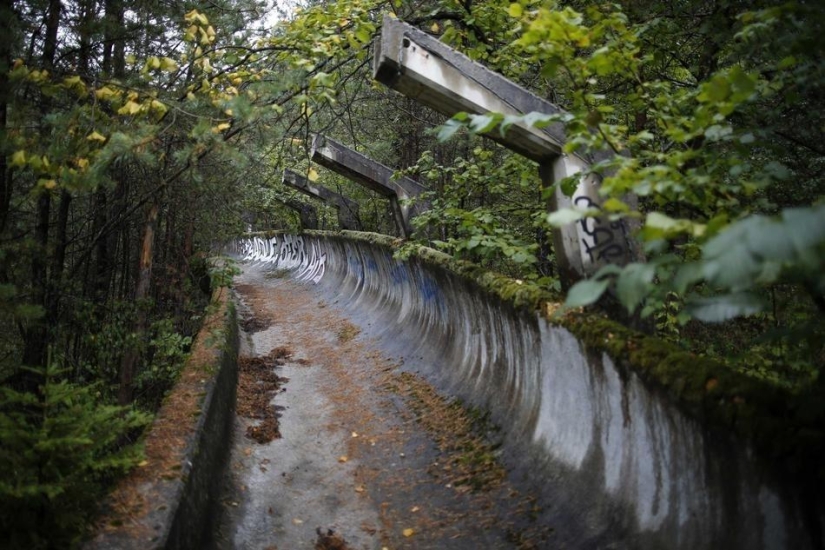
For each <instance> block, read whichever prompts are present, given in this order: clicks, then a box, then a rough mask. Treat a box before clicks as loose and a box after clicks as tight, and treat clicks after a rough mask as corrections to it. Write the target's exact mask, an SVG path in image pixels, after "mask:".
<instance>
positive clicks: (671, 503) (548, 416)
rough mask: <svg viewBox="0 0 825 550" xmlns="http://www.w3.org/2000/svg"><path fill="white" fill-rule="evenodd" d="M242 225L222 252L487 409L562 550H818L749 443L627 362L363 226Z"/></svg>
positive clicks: (804, 512) (806, 519)
mask: <svg viewBox="0 0 825 550" xmlns="http://www.w3.org/2000/svg"><path fill="white" fill-rule="evenodd" d="M352 237H354V236H350V238H346V237H343V236H340V235H336V234H320V233H316V234H311V235H304V236H298V237H296V236H274V237H253V238H250V239H246V240H243V241H240V242H239V243H237V245H236V251H237V252H238V253H239V255H241V256H242V257H243V258H245V259H247V260H251V261H261V262H267V263H270V264H272V265H273V268H280V269H290V270H292V271H293V273H294V276H295V277H296V278H298V279H301V280H305V281H308V282H311V283H312V284H317V285H318V286H319V290H320V291H321V292H324V293H326V294H327V295H328V296H329V297H330V299H336V300H340V301H341V302H343V303H344V305H345V307H347V308H349V310H350V311H351V312H352V314H353V315H354V316H355V317H356V319H357V320H358V321H359V322H360V324H361V325H362V326H364V327H369V332H371V333H372V334H374V335H375V336H377V337H379V338H381V339H382V341H383V343H384V345H386V346H389V347H391V348H392V350H393V351H395V352H397V353H399V354H401V355H402V356H404V357H405V366H404V368H406V369H410V370H418V371H419V372H421V373H422V374H424V375H425V376H426V377H428V378H429V379H430V380H431V381H433V382H434V383H435V384H436V385H437V386H438V387H440V388H441V389H442V390H443V391H445V392H448V393H450V394H451V395H456V396H459V397H461V398H462V399H464V400H465V401H467V402H469V403H471V404H472V405H474V406H479V407H482V408H484V409H486V410H489V411H490V412H491V416H492V419H493V421H494V422H495V423H496V424H497V425H499V426H501V427H502V428H503V433H504V435H503V443H504V445H503V449H504V453H505V461H506V462H507V464H508V465H509V466H511V467H512V468H514V469H515V475H516V476H520V475H524V477H525V479H528V480H529V481H528V483H531V484H536V483H538V484H539V486H540V489H541V492H542V494H543V496H544V498H543V500H544V501H545V502H548V503H553V504H551V505H550V506H547V507H545V508H544V509H543V510H542V512H541V517H540V519H541V520H542V521H546V522H547V524H549V525H551V526H552V525H564V526H565V528H564V529H559V530H558V536H559V537H560V538H559V539H557V540H556V542H558V543H560V545H561V546H562V547H564V546H565V545H569V546H570V547H575V548H594V547H610V548H685V549H694V548H722V547H724V548H747V549H754V548H776V549H780V548H800V549H801V548H818V547H820V546H821V529H822V525H823V519H822V518H823V514H822V509H821V508H820V507H818V508H817V509H816V510H811V509H809V507H808V509H806V506H805V505H803V504H802V503H801V500H800V499H799V498H798V495H797V492H796V491H795V490H794V489H793V488H792V487H790V486H789V484H788V483H785V482H784V477H783V476H781V475H780V474H779V473H778V472H777V471H775V469H773V468H770V467H766V465H765V463H764V462H763V461H760V460H757V459H756V458H755V457H754V456H753V453H752V451H751V450H750V448H749V447H748V446H747V445H744V444H740V443H737V440H736V439H735V438H734V437H733V436H732V435H730V434H729V433H728V432H727V431H725V430H719V429H712V428H710V427H708V426H707V425H705V424H703V423H701V422H699V421H697V420H696V419H694V418H692V417H691V416H689V415H687V414H685V413H684V412H682V410H681V408H680V407H678V406H676V405H674V404H673V403H672V402H671V400H669V399H668V398H667V397H666V396H665V395H664V394H663V392H662V391H660V390H658V389H656V388H655V387H651V385H650V384H646V383H645V382H644V381H643V380H642V378H641V377H640V376H638V375H637V374H636V373H635V372H634V371H633V369H632V368H630V367H628V366H627V365H625V364H623V363H622V362H616V361H614V360H613V359H611V357H609V356H608V355H607V354H606V353H603V352H597V351H594V350H592V349H589V348H588V347H587V346H585V345H583V344H582V343H581V342H580V341H579V340H578V339H577V338H576V337H575V336H574V335H573V334H572V333H571V332H569V331H568V330H566V329H565V328H561V327H558V326H554V325H553V324H551V323H549V322H548V321H547V320H546V319H545V318H544V317H543V316H541V315H539V314H537V313H535V312H533V311H531V310H529V309H527V308H516V307H514V306H513V305H511V304H510V303H508V302H506V301H505V300H502V299H500V298H499V297H497V296H493V295H491V294H489V293H486V292H484V291H482V290H481V289H480V288H479V286H478V285H477V284H475V282H473V281H471V280H468V279H466V278H464V277H462V276H459V275H457V274H455V273H453V272H452V271H450V270H449V269H444V268H442V267H441V266H439V265H438V263H437V262H430V261H426V260H422V259H420V258H418V257H413V258H411V259H409V260H407V261H400V260H396V259H394V258H393V250H392V249H391V248H389V247H387V246H384V245H380V244H375V243H373V242H370V238H369V237H365V236H362V237H361V238H352Z"/></svg>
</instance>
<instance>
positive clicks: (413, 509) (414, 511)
mask: <svg viewBox="0 0 825 550" xmlns="http://www.w3.org/2000/svg"><path fill="white" fill-rule="evenodd" d="M420 509H421V508H419V507H418V506H413V507H412V508H410V512H412V513H413V514H414V513H416V512H417V511H419V510H420Z"/></svg>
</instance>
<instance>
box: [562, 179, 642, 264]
mask: <svg viewBox="0 0 825 550" xmlns="http://www.w3.org/2000/svg"><path fill="white" fill-rule="evenodd" d="M574 204H575V205H576V206H578V207H581V208H598V207H599V205H598V204H596V203H595V202H594V201H593V200H592V199H591V198H590V197H588V196H587V195H579V196H577V197H576V199H575V200H574ZM579 239H580V241H579V242H580V244H581V249H582V253H583V254H586V255H587V259H589V260H590V261H589V262H587V260H585V262H586V263H589V264H590V265H597V266H598V265H603V264H604V263H622V260H623V259H624V258H626V257H630V256H629V252H628V249H627V228H626V227H625V224H624V223H622V222H621V221H615V222H609V221H607V220H606V219H605V218H604V217H595V218H590V217H588V218H582V219H581V220H580V221H579Z"/></svg>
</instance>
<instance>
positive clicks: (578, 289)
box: [564, 279, 610, 308]
mask: <svg viewBox="0 0 825 550" xmlns="http://www.w3.org/2000/svg"><path fill="white" fill-rule="evenodd" d="M609 284H610V280H609V279H603V280H601V281H597V280H593V279H588V280H584V281H579V282H578V283H576V284H575V285H573V286H572V287H571V288H570V290H569V291H568V292H567V299H566V300H565V301H564V305H565V307H569V308H571V307H582V306H588V305H590V304H592V303H595V302H596V300H598V299H599V298H600V297H601V295H602V294H604V291H605V290H607V286H608V285H609Z"/></svg>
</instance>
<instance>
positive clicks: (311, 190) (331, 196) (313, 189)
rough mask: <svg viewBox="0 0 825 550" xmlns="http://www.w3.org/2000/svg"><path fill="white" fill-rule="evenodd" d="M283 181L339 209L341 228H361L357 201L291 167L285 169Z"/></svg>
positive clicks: (357, 229)
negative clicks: (319, 183) (314, 181)
mask: <svg viewBox="0 0 825 550" xmlns="http://www.w3.org/2000/svg"><path fill="white" fill-rule="evenodd" d="M283 183H284V185H288V186H289V187H292V188H293V189H297V190H298V191H300V192H301V193H303V194H305V195H307V196H309V197H313V198H315V199H320V200H322V201H324V202H326V203H327V204H330V205H332V206H334V207H335V209H336V210H337V211H338V224H339V225H340V226H341V229H349V230H353V231H360V230H361V224H360V223H359V221H358V203H357V202H355V201H353V200H350V199H348V198H346V197H345V196H343V195H341V194H339V193H336V192H335V191H332V190H330V189H327V188H326V187H324V186H323V185H318V184H315V183H312V182H311V181H309V180H308V179H306V178H305V177H303V176H302V175H300V174H298V173H297V172H293V171H292V170H289V169H286V170H284V177H283ZM316 219H317V217H316Z"/></svg>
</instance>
